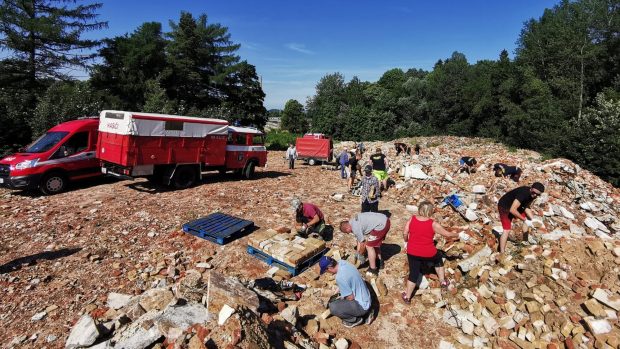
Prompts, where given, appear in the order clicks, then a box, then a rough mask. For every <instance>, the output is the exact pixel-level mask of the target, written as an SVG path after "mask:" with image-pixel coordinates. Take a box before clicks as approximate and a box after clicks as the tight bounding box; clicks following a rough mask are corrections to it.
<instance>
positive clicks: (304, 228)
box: [291, 198, 326, 238]
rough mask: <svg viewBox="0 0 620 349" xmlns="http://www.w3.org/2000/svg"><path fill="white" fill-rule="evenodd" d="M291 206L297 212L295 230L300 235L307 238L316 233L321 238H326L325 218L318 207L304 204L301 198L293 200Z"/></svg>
mask: <svg viewBox="0 0 620 349" xmlns="http://www.w3.org/2000/svg"><path fill="white" fill-rule="evenodd" d="M291 206H292V207H293V210H295V229H296V231H297V233H298V234H299V235H301V236H304V237H307V236H308V235H309V234H311V233H316V234H318V235H319V237H321V238H323V237H324V235H323V234H324V232H325V227H326V225H325V217H324V216H323V212H321V210H320V209H319V208H318V207H317V206H316V205H313V204H311V203H307V202H306V203H302V202H301V200H300V199H299V198H294V199H293V200H291Z"/></svg>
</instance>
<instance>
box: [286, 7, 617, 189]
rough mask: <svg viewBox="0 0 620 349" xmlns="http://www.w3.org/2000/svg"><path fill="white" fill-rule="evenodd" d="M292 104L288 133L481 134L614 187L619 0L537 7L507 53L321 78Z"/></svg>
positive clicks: (353, 136)
mask: <svg viewBox="0 0 620 349" xmlns="http://www.w3.org/2000/svg"><path fill="white" fill-rule="evenodd" d="M298 104H299V103H298V102H297V101H289V102H288V103H286V107H285V109H284V111H283V112H282V124H283V127H284V128H287V129H290V130H291V131H294V132H306V131H308V130H310V129H311V130H312V131H315V132H324V133H327V134H329V135H331V136H333V137H335V138H338V139H349V140H389V139H394V138H399V137H412V136H424V135H436V134H449V135H460V136H481V137H491V138H494V139H497V140H500V141H502V142H504V143H505V144H508V145H511V146H516V147H521V148H529V149H534V150H537V151H540V152H543V153H544V154H546V155H549V156H561V157H566V158H569V159H571V160H573V161H576V162H577V163H579V164H581V165H582V166H584V167H586V168H588V169H590V170H591V171H593V172H594V173H596V174H598V175H600V176H601V177H603V178H605V179H607V180H609V181H611V182H612V183H613V184H614V185H616V186H620V115H619V111H620V2H619V1H618V0H578V1H568V0H564V1H561V2H560V3H558V4H557V5H556V6H554V7H553V8H551V9H546V10H545V11H544V13H543V14H542V16H541V17H540V18H538V19H530V20H528V21H527V22H525V23H524V25H523V28H522V31H521V33H520V35H519V38H518V40H517V48H516V51H515V56H514V59H510V58H509V55H508V52H507V51H506V50H504V51H502V52H501V53H499V57H498V59H497V60H482V61H478V62H476V63H473V64H472V63H470V62H468V60H467V58H466V57H465V55H464V54H462V53H459V52H454V53H453V54H452V55H451V56H450V57H448V58H447V59H444V60H439V61H437V63H436V64H435V65H434V67H433V69H432V71H423V70H419V69H409V70H402V69H391V70H388V71H387V72H385V73H384V74H383V75H382V76H381V77H380V78H379V80H378V81H376V82H365V81H360V80H359V79H358V78H357V77H353V78H352V79H351V80H350V81H348V82H347V81H346V80H345V78H344V76H343V75H342V74H340V73H333V74H328V75H325V76H324V77H323V78H321V80H320V81H319V82H318V83H317V85H316V93H315V95H314V96H312V97H311V98H309V100H308V101H307V103H306V105H305V110H304V113H302V114H301V115H300V113H299V107H298ZM291 117H292V119H291Z"/></svg>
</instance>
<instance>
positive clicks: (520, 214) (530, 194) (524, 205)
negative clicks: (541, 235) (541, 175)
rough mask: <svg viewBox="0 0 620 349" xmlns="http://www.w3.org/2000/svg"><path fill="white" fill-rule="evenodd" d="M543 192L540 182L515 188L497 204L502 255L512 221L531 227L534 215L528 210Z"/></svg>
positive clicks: (543, 188)
mask: <svg viewBox="0 0 620 349" xmlns="http://www.w3.org/2000/svg"><path fill="white" fill-rule="evenodd" d="M544 192H545V186H544V185H543V184H542V183H540V182H535V183H534V184H532V185H531V186H522V187H518V188H515V189H513V190H511V191H509V192H507V193H506V194H504V195H503V196H502V197H501V198H500V199H499V201H498V202H497V211H498V212H499V219H500V221H501V222H502V229H503V231H502V235H501V236H500V238H499V252H501V253H504V251H505V250H506V243H507V242H508V237H509V235H510V231H511V230H512V220H513V219H515V218H517V219H520V220H522V221H523V222H524V223H525V224H526V225H527V226H528V227H531V226H533V224H532V219H534V214H533V213H532V210H530V205H531V204H532V202H533V201H534V200H535V199H536V198H537V197H539V196H540V194H542V193H544Z"/></svg>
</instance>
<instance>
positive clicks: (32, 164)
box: [15, 159, 39, 170]
mask: <svg viewBox="0 0 620 349" xmlns="http://www.w3.org/2000/svg"><path fill="white" fill-rule="evenodd" d="M38 162H39V159H34V160H26V161H22V162H20V163H19V164H17V165H15V169H16V170H25V169H27V168H31V167H35V166H37V163H38Z"/></svg>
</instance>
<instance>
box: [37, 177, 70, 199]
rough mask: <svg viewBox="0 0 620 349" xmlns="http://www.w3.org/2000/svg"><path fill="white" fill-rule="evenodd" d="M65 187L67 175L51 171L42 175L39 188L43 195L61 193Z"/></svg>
mask: <svg viewBox="0 0 620 349" xmlns="http://www.w3.org/2000/svg"><path fill="white" fill-rule="evenodd" d="M66 187H67V177H66V176H65V175H64V174H62V173H60V172H52V173H48V174H46V175H45V176H43V179H42V180H41V184H40V185H39V188H40V189H41V192H42V193H43V194H45V195H54V194H58V193H61V192H63V191H64V190H65V188H66Z"/></svg>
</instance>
